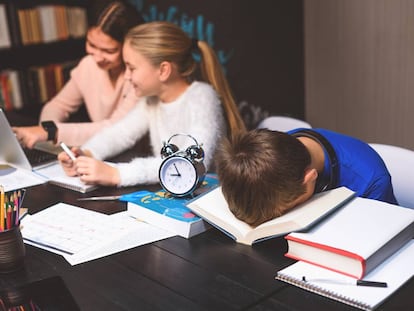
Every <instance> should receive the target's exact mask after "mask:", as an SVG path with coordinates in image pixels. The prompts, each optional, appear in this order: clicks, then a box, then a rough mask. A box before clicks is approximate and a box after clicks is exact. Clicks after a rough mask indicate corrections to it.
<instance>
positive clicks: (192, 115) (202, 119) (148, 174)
mask: <svg viewBox="0 0 414 311" xmlns="http://www.w3.org/2000/svg"><path fill="white" fill-rule="evenodd" d="M148 131H149V133H150V142H151V148H152V153H153V156H151V157H146V158H143V157H137V158H135V159H133V160H131V162H129V163H117V164H116V167H117V168H118V170H119V173H120V176H121V182H120V184H119V186H130V185H136V184H146V183H156V182H158V169H159V167H160V164H161V162H162V159H161V155H160V151H161V148H162V146H163V142H164V141H168V139H169V138H170V137H171V136H172V135H174V134H177V133H182V134H189V135H191V136H193V137H194V138H195V139H196V140H197V141H198V143H200V144H202V148H203V149H204V153H205V159H204V163H205V165H206V167H207V169H208V167H209V165H210V164H211V162H212V160H213V156H214V151H215V148H216V145H217V142H218V140H219V139H220V138H221V136H222V135H223V133H224V132H225V122H224V112H223V110H222V106H221V102H220V100H219V98H218V96H217V94H216V92H215V91H214V89H213V88H212V87H211V86H210V85H209V84H207V83H204V82H193V83H192V84H191V85H190V86H189V87H188V88H187V90H186V91H185V92H184V93H183V94H182V95H181V96H180V97H179V98H177V99H176V100H175V101H174V102H170V103H162V102H160V101H159V100H158V99H155V98H152V97H148V98H143V99H141V100H140V101H139V102H138V103H137V106H136V107H135V108H134V109H133V110H132V111H130V113H129V114H128V115H127V116H126V117H125V118H123V119H121V120H120V121H119V122H117V123H115V124H114V125H113V126H111V127H108V128H105V129H104V130H102V131H101V132H99V133H97V134H96V135H95V136H93V137H92V138H91V139H90V140H89V141H87V142H86V143H85V144H84V145H83V146H82V148H83V149H87V150H89V151H91V152H92V154H93V156H94V157H95V158H97V159H101V160H103V159H105V158H108V157H111V156H114V155H117V154H119V153H121V152H122V151H125V150H127V149H129V148H131V147H132V146H134V145H135V143H136V142H137V141H138V140H139V139H140V138H142V137H143V136H144V135H145V134H146V133H147V132H148ZM170 142H171V143H173V144H175V145H177V146H178V147H180V149H186V148H187V147H188V146H190V145H193V144H194V142H193V141H192V140H191V139H189V138H188V137H185V136H176V137H174V138H173V139H172V140H171V141H170Z"/></svg>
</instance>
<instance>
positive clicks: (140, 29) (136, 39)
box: [125, 21, 246, 136]
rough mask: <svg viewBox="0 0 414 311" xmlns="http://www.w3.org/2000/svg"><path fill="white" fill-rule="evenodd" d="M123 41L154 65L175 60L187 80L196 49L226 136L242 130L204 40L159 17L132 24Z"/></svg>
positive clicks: (191, 76) (225, 83) (190, 77)
mask: <svg viewBox="0 0 414 311" xmlns="http://www.w3.org/2000/svg"><path fill="white" fill-rule="evenodd" d="M125 41H126V42H127V43H129V44H130V46H131V47H132V48H133V49H134V50H136V51H137V52H139V53H140V54H142V55H143V56H144V57H146V58H147V59H148V60H149V61H150V62H151V63H152V64H153V65H154V66H158V65H160V64H161V63H162V62H164V61H168V62H171V63H173V64H175V66H176V68H177V70H178V72H179V73H180V75H181V76H182V77H184V78H186V79H187V80H188V81H192V80H194V76H195V72H196V69H197V68H198V66H197V62H196V61H195V60H194V57H193V53H194V52H196V51H199V52H200V55H201V62H200V69H201V75H202V79H203V80H204V81H206V82H208V83H210V84H211V85H212V86H213V87H214V89H215V90H216V92H217V93H218V95H219V96H220V98H221V101H222V104H223V106H224V110H225V113H226V118H227V123H228V126H229V132H230V136H233V135H234V134H236V133H238V132H242V131H243V132H244V131H245V130H246V128H245V125H244V122H243V120H242V118H241V116H240V113H239V110H238V108H237V106H236V103H235V101H234V98H233V95H232V93H231V90H230V86H229V84H228V81H227V79H226V77H225V76H224V73H223V70H222V68H221V65H220V63H219V61H218V59H217V56H216V54H215V52H214V50H213V49H212V48H211V47H210V46H209V45H208V43H207V42H205V41H198V40H194V39H191V38H190V37H189V36H188V35H187V34H186V33H185V32H184V31H183V30H182V29H181V28H180V27H179V26H177V25H175V24H173V23H169V22H160V21H156V22H150V23H145V24H141V25H139V26H136V27H134V28H132V29H131V30H130V31H129V32H128V34H127V35H126V38H125Z"/></svg>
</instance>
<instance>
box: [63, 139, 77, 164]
mask: <svg viewBox="0 0 414 311" xmlns="http://www.w3.org/2000/svg"><path fill="white" fill-rule="evenodd" d="M60 146H61V147H62V149H63V151H65V152H66V154H67V155H68V156H69V158H71V159H72V161H76V156H75V155H74V154H73V152H72V151H71V150H70V149H69V147H68V146H66V144H65V143H64V142H63V141H62V142H61V143H60Z"/></svg>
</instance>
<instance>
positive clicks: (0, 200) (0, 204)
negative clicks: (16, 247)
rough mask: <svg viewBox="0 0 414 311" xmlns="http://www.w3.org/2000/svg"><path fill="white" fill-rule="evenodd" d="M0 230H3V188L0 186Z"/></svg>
mask: <svg viewBox="0 0 414 311" xmlns="http://www.w3.org/2000/svg"><path fill="white" fill-rule="evenodd" d="M0 191H1V194H0V229H1V231H3V230H4V209H5V206H4V188H3V186H1V185H0Z"/></svg>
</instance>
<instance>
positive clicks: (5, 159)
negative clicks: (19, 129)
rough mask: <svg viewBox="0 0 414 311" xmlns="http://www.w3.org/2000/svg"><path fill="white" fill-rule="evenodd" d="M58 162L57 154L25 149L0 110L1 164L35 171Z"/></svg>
mask: <svg viewBox="0 0 414 311" xmlns="http://www.w3.org/2000/svg"><path fill="white" fill-rule="evenodd" d="M57 162H58V161H57V156H56V154H55V153H51V152H47V151H45V150H39V149H28V148H23V147H22V146H21V145H20V143H19V141H18V140H17V138H16V135H15V134H14V132H13V130H12V128H11V126H10V124H9V121H8V120H7V118H6V115H5V114H4V111H3V110H2V109H1V108H0V163H7V164H11V165H13V166H15V167H17V168H23V169H27V170H32V171H33V170H37V169H40V168H42V167H45V166H48V165H51V164H55V163H57Z"/></svg>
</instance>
